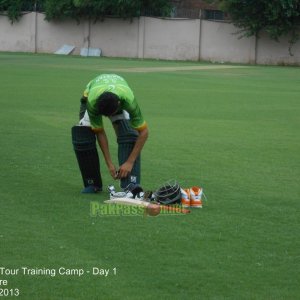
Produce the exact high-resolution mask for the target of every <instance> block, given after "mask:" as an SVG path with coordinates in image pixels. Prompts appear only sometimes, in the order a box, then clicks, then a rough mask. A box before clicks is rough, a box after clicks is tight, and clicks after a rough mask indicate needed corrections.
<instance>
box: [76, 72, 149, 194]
mask: <svg viewBox="0 0 300 300" xmlns="http://www.w3.org/2000/svg"><path fill="white" fill-rule="evenodd" d="M103 116H106V117H109V118H110V120H111V122H112V124H113V127H114V129H115V133H116V136H117V143H118V162H119V167H118V168H117V167H116V166H115V165H114V164H113V162H112V159H111V155H110V151H109V146H108V139H107V135H106V132H105V129H104V127H103V120H102V117H103ZM79 118H80V121H79V125H77V126H74V127H72V142H73V146H74V150H75V153H76V157H77V161H78V164H79V167H80V171H81V175H82V179H83V183H84V186H85V188H84V189H83V191H82V192H83V193H93V192H97V191H101V190H102V179H101V172H100V165H99V157H98V152H97V148H96V139H97V141H98V144H99V146H100V149H101V151H102V153H103V157H104V159H105V162H106V165H107V168H108V170H109V172H110V175H111V176H112V177H113V178H114V179H120V181H121V183H120V185H121V188H124V189H125V188H126V187H127V186H128V185H129V184H130V183H136V184H139V183H140V180H141V157H140V154H141V151H142V149H143V147H144V144H145V142H146V140H147V138H148V126H147V123H146V122H145V120H144V118H143V115H142V112H141V110H140V107H139V105H138V103H137V101H136V99H135V96H134V94H133V91H132V90H131V88H130V87H129V86H128V84H127V82H126V81H125V80H124V78H122V77H121V76H118V75H116V74H101V75H99V76H97V77H96V78H94V79H93V80H91V81H90V82H89V83H88V85H87V87H86V89H85V91H84V93H83V96H82V98H81V105H80V112H79Z"/></svg>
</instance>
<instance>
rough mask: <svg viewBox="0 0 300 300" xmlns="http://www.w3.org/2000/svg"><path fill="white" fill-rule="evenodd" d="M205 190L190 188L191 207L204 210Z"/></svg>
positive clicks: (195, 187) (196, 187)
mask: <svg viewBox="0 0 300 300" xmlns="http://www.w3.org/2000/svg"><path fill="white" fill-rule="evenodd" d="M202 195H203V189H202V188H201V187H198V186H193V187H191V188H190V199H191V207H195V208H202Z"/></svg>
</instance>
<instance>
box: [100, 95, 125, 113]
mask: <svg viewBox="0 0 300 300" xmlns="http://www.w3.org/2000/svg"><path fill="white" fill-rule="evenodd" d="M119 105H120V99H119V97H118V96H117V95H116V94H114V93H110V92H105V93H103V94H101V95H100V96H99V97H98V99H97V108H98V112H99V114H100V115H103V116H112V115H113V114H115V113H116V112H117V111H118V109H119Z"/></svg>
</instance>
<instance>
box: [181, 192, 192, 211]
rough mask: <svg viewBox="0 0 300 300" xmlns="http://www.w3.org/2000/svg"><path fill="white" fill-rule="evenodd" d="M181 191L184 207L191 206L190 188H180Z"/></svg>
mask: <svg viewBox="0 0 300 300" xmlns="http://www.w3.org/2000/svg"><path fill="white" fill-rule="evenodd" d="M180 191H181V205H182V206H183V207H190V206H191V199H190V189H183V188H181V189H180Z"/></svg>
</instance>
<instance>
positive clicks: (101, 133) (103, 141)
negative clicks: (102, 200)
mask: <svg viewBox="0 0 300 300" xmlns="http://www.w3.org/2000/svg"><path fill="white" fill-rule="evenodd" d="M96 136H97V140H98V144H99V146H100V149H101V151H102V153H103V156H104V159H105V162H106V165H107V168H108V170H109V172H110V175H111V176H112V177H113V178H116V168H115V166H114V164H113V162H112V160H111V156H110V152H109V147H108V140H107V136H106V133H105V130H104V129H103V128H102V129H101V130H97V131H96Z"/></svg>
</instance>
